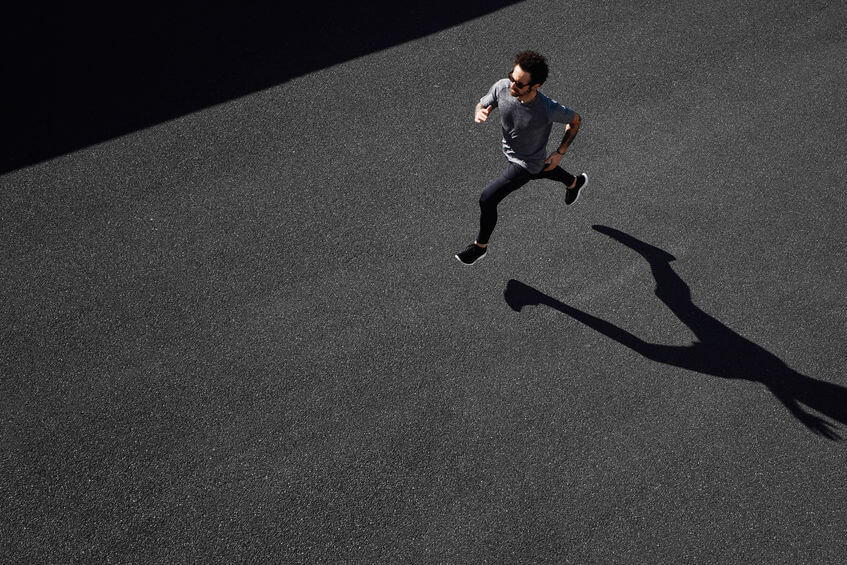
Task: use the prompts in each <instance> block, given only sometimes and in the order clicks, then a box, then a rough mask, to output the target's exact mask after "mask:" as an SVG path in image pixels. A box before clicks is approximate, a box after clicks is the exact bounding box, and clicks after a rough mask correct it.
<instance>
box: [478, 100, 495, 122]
mask: <svg viewBox="0 0 847 565" xmlns="http://www.w3.org/2000/svg"><path fill="white" fill-rule="evenodd" d="M493 107H494V106H492V105H488V107H486V108H483V107H482V102H477V103H476V110H475V111H474V121H475V122H476V123H480V122H484V121H485V120H487V119H488V114H490V113H491V109H492V108H493Z"/></svg>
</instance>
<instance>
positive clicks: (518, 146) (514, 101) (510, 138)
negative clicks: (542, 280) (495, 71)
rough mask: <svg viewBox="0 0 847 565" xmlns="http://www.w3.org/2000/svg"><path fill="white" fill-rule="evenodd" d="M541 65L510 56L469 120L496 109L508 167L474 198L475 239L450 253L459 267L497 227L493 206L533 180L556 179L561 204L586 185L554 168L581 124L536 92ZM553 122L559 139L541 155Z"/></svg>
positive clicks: (539, 60) (540, 60) (542, 76)
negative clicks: (560, 129) (504, 73)
mask: <svg viewBox="0 0 847 565" xmlns="http://www.w3.org/2000/svg"><path fill="white" fill-rule="evenodd" d="M547 73H548V69H547V61H546V60H545V59H544V57H543V56H541V55H539V54H538V53H535V52H534V51H522V52H521V53H518V54H517V55H516V56H515V63H514V67H513V68H512V72H510V73H509V75H508V78H504V79H501V80H499V81H497V82H495V83H494V85H493V86H492V87H491V89H490V90H489V91H488V94H486V95H485V96H483V97H482V98H481V99H480V101H479V103H478V104H477V105H476V111H475V115H474V121H475V122H476V123H480V122H484V121H486V120H487V119H488V115H489V114H490V113H491V110H492V109H494V108H500V126H501V128H502V130H503V153H505V155H506V159H508V160H509V166H508V167H507V168H506V170H505V171H503V172H502V173H501V174H500V176H499V177H498V178H497V179H496V180H495V181H494V182H492V183H491V184H489V185H488V187H486V189H485V190H483V191H482V196H480V198H479V207H480V217H479V234H478V235H477V237H476V241H475V242H474V243H472V244H470V245H468V247H467V248H466V249H465V250H464V251H462V252H461V253H458V254H457V255H456V259H458V260H459V261H461V262H462V263H464V264H465V265H473V264H474V263H476V262H477V261H479V260H480V259H482V258H483V257H484V256H485V253H486V252H487V251H488V239H489V238H490V237H491V233H492V232H493V231H494V226H495V225H496V224H497V204H499V203H500V201H501V200H503V199H504V198H505V197H506V196H508V195H509V194H511V193H512V192H514V191H516V190H517V189H519V188H520V187H522V186H523V185H525V184H526V183H528V182H529V181H531V180H535V179H550V180H555V181H559V182H561V183H562V184H564V185H565V186H566V187H567V188H566V190H565V204H573V203H574V202H576V199H577V197H578V196H579V191H580V189H582V188H583V187H584V186H585V184H586V183H587V182H588V175H586V174H585V173H582V174H580V175H579V176H577V177H574V176H573V175H572V174H570V173H569V172H567V171H566V170H564V169H563V168H561V167H560V166H559V161H561V160H562V157H563V156H564V154H565V152H566V151H567V150H568V147H569V146H570V144H571V142H572V141H573V138H574V137H576V133H577V132H578V131H579V126H580V123H581V120H580V117H579V114H577V113H576V112H574V111H573V110H571V109H570V108H566V107H564V106H562V105H561V104H559V103H558V102H556V101H555V100H551V99H550V98H548V97H547V96H545V95H544V94H542V93H541V92H539V91H538V88H539V87H540V86H541V85H542V84H544V81H545V80H547ZM553 122H560V123H563V124H567V125H566V126H565V136H564V137H563V138H562V142H561V143H560V144H559V147H557V148H556V150H555V151H553V152H552V153H550V155H547V141H548V139H549V137H550V132H551V130H552V129H553Z"/></svg>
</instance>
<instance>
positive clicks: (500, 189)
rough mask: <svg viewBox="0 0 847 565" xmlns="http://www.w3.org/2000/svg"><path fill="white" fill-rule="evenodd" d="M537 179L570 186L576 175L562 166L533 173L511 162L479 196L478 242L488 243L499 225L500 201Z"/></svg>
mask: <svg viewBox="0 0 847 565" xmlns="http://www.w3.org/2000/svg"><path fill="white" fill-rule="evenodd" d="M536 179H550V180H556V181H559V182H561V183H564V184H565V186H570V185H572V184H573V181H574V176H573V175H572V174H570V173H569V172H567V171H566V170H564V169H563V168H561V167H556V168H555V169H553V170H552V171H541V172H540V173H536V174H534V175H533V174H530V173H529V172H528V171H527V170H526V169H524V168H523V167H521V166H520V165H516V164H514V163H509V167H508V168H507V169H506V170H505V171H503V172H502V173H501V174H500V176H499V177H497V178H496V179H495V180H494V182H492V183H491V184H489V185H488V186H487V187H486V188H485V190H483V191H482V196H480V197H479V208H480V216H479V235H478V236H477V237H476V241H477V243H488V238H490V237H491V232H493V231H494V226H496V225H497V205H498V204H499V203H500V201H501V200H503V199H504V198H506V197H507V196H509V195H510V194H511V193H513V192H514V191H516V190H517V189H519V188H520V187H522V186H523V185H525V184H526V183H528V182H529V181H531V180H536Z"/></svg>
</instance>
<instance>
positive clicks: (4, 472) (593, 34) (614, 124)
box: [0, 0, 847, 565]
mask: <svg viewBox="0 0 847 565" xmlns="http://www.w3.org/2000/svg"><path fill="white" fill-rule="evenodd" d="M496 8H497V9H494V8H492V9H491V10H487V11H481V12H479V13H473V14H466V17H465V16H463V18H461V21H441V20H439V21H441V23H440V24H439V25H435V26H430V27H428V28H427V30H426V33H425V34H417V35H416V34H410V35H408V36H404V37H399V38H397V40H396V41H393V42H390V44H388V45H383V44H374V45H372V46H371V47H369V48H365V49H362V50H360V51H357V52H355V53H353V52H352V51H350V52H349V53H352V54H354V55H355V56H353V57H344V56H340V57H336V58H330V59H327V60H326V62H325V64H323V66H321V65H312V66H311V67H309V68H304V69H301V70H302V72H301V73H300V74H293V75H292V76H290V77H285V78H283V77H277V78H276V79H275V82H273V84H269V85H263V88H262V89H261V90H256V91H251V92H239V93H238V96H235V97H231V98H228V99H225V100H220V101H215V103H214V104H213V105H211V106H209V105H205V106H202V104H201V106H202V107H190V111H186V112H184V113H181V114H179V115H177V116H174V117H168V119H166V120H164V121H156V119H155V118H154V119H151V120H150V123H149V124H148V125H146V127H143V128H140V129H132V130H130V131H125V132H124V131H121V132H120V135H119V136H118V137H109V136H108V132H106V133H104V134H102V135H101V137H98V138H96V139H95V141H96V143H93V144H87V145H86V144H81V143H78V144H77V145H73V144H71V145H68V146H67V147H68V148H70V149H68V150H67V152H65V153H62V154H59V155H52V154H51V153H50V151H53V152H55V146H51V148H50V150H45V152H42V153H37V152H36V153H33V155H34V156H33V158H31V159H29V161H27V160H26V159H23V160H21V159H19V161H18V162H20V163H26V164H25V166H19V167H17V168H12V169H11V170H8V171H7V172H5V174H3V176H0V235H2V242H3V246H2V265H0V267H2V271H0V275H2V280H0V305H2V306H0V308H2V313H3V319H4V322H5V323H4V324H3V329H2V332H3V334H2V343H3V345H2V349H0V362H1V363H2V365H0V368H2V381H0V383H2V384H0V386H1V387H2V388H0V402H1V403H2V404H1V405H0V406H2V412H0V423H2V451H0V533H2V535H0V540H2V542H0V557H1V558H2V559H0V560H2V561H4V562H9V563H23V562H40V563H77V562H79V563H196V562H218V563H233V562H277V563H301V562H302V563H334V562H351V563H405V562H421V563H495V562H500V563H538V562H548V563H578V564H587V563H598V564H609V563H733V564H734V563H738V564H751V563H763V564H764V563H767V564H774V563H786V564H792V565H795V564H823V563H832V564H835V563H843V562H845V561H847V443H845V440H847V348H845V342H847V298H845V297H847V272H845V265H847V227H846V225H845V218H847V198H845V196H844V194H845V188H847V187H845V172H847V171H845V164H847V159H845V155H847V145H846V144H845V141H844V140H845V139H847V113H845V108H847V94H845V93H847V74H845V72H844V69H845V68H847V31H846V30H847V8H845V7H844V5H843V4H842V3H839V2H816V1H811V2H793V1H790V0H777V1H775V2H769V3H762V2H753V1H741V2H739V1H737V0H736V1H733V2H729V1H727V0H718V1H715V2H706V3H701V2H693V1H685V2H653V1H644V2H593V1H587V0H586V1H582V0H579V1H575V2H569V3H564V2H551V1H541V0H537V1H536V0H529V1H526V2H519V3H515V4H510V5H509V4H506V3H500V4H497V5H496ZM373 16H374V17H375V18H378V17H379V13H378V11H375V12H374V14H373ZM326 17H327V18H331V17H332V14H331V13H330V14H327V15H326ZM467 18H470V19H467ZM268 44H269V43H265V44H263V47H267V45H268ZM308 47H310V46H308V45H304V49H306V48H308ZM311 48H314V49H320V48H321V46H317V45H312V46H311ZM323 48H324V49H326V46H323ZM525 48H530V49H535V50H537V51H539V52H541V53H544V54H545V55H547V57H548V59H549V62H550V66H551V76H550V78H549V80H548V81H547V83H546V84H545V85H544V86H543V88H542V90H543V91H544V92H545V93H547V94H548V95H549V96H551V97H552V98H554V99H556V100H558V101H560V102H561V103H563V104H565V105H567V106H569V107H571V108H573V109H575V110H576V111H577V112H579V113H580V115H581V116H582V118H583V126H582V128H581V130H580V133H579V136H578V137H577V139H576V141H575V142H574V144H573V145H572V147H571V149H570V151H569V152H568V154H567V156H566V157H565V159H564V160H563V161H562V165H563V166H564V167H565V168H567V169H569V170H570V171H572V172H574V173H577V172H582V171H586V172H587V173H588V174H589V176H590V179H591V180H590V183H589V185H588V187H587V188H586V190H585V192H584V194H583V195H582V197H581V198H580V199H579V201H578V202H577V203H576V204H574V205H573V206H565V205H564V201H563V193H562V188H561V187H560V186H557V185H555V184H554V183H552V182H548V181H537V182H534V183H532V184H530V185H528V186H527V187H526V188H524V189H522V190H520V191H518V192H516V193H515V194H513V195H511V196H510V197H509V198H508V199H506V200H505V201H504V202H503V203H502V204H501V206H500V210H501V214H500V222H499V224H498V227H497V229H496V231H495V233H494V236H493V238H492V240H491V246H490V252H489V253H488V256H486V257H485V259H483V260H482V262H481V263H479V264H478V265H475V266H473V267H470V268H468V267H464V266H463V265H461V264H460V263H459V262H457V261H456V259H455V258H454V257H453V255H454V254H455V253H456V252H458V251H460V250H461V249H462V248H463V247H464V246H465V245H467V244H468V243H470V242H471V241H472V240H473V237H474V235H475V234H476V230H477V226H478V224H477V222H478V205H477V199H478V197H479V193H480V192H481V190H482V189H483V188H484V187H485V185H486V184H487V183H488V182H489V181H490V180H491V179H493V178H494V177H496V176H497V175H498V174H499V172H500V171H501V170H502V169H503V168H504V166H505V159H504V157H503V155H502V153H501V152H500V149H499V139H500V138H499V126H498V123H497V119H496V118H497V114H496V111H495V112H493V113H492V118H494V119H491V120H489V122H487V123H484V124H475V123H474V122H473V113H472V111H473V107H474V105H475V104H476V102H477V101H478V99H479V97H480V96H482V95H483V94H484V93H485V92H486V91H487V89H488V87H489V86H490V85H491V84H492V83H493V82H494V81H496V80H497V79H499V78H501V77H503V76H505V74H506V72H507V71H508V70H510V67H511V61H512V57H513V55H514V53H515V52H517V51H519V50H521V49H525ZM273 60H277V59H273ZM256 68H258V67H256ZM259 83H261V81H258V82H257V83H256V84H259ZM69 111H70V109H69ZM162 115H163V116H164V114H162ZM33 119H36V120H37V116H34V117H33ZM75 119H78V116H77V117H76V118H75ZM127 123H128V122H127ZM98 131H100V130H98ZM103 131H105V130H103ZM560 133H561V130H554V143H555V138H558V136H559V135H560ZM98 135H99V134H98ZM80 139H82V137H81V138H80ZM6 142H7V143H12V142H14V140H9V139H8V138H7V139H6ZM29 142H32V140H31V139H30V140H29V141H28V143H29ZM45 143H47V141H45ZM62 147H65V146H62ZM551 147H552V144H551ZM551 150H552V149H551ZM18 157H20V155H18ZM48 157H49V158H48ZM45 159H46V160H45Z"/></svg>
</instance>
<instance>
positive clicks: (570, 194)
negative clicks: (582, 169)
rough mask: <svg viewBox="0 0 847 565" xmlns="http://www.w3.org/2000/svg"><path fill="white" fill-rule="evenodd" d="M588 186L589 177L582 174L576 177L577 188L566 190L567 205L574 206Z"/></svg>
mask: <svg viewBox="0 0 847 565" xmlns="http://www.w3.org/2000/svg"><path fill="white" fill-rule="evenodd" d="M586 184H588V175H586V174H585V173H582V174H581V175H579V176H578V177H576V186H575V187H573V188H569V189H567V190H565V204H569V205H570V204H573V203H574V202H576V199H577V198H579V191H580V189H581V188H582V187H584V186H585V185H586Z"/></svg>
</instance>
